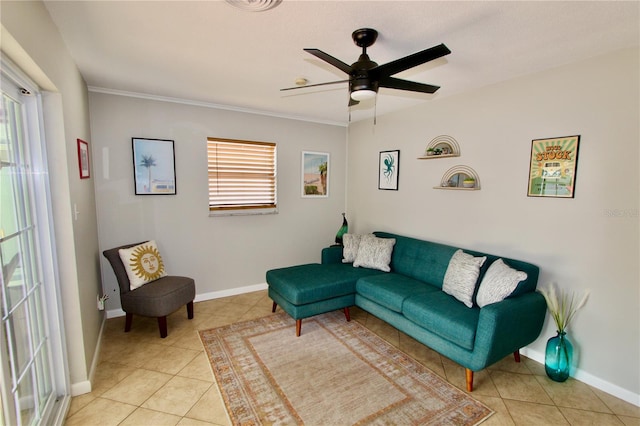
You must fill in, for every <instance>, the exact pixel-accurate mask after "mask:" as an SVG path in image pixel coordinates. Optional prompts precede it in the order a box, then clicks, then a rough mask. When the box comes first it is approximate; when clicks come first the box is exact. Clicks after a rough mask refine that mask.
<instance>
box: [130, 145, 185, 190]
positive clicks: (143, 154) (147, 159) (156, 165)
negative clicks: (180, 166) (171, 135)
mask: <svg viewBox="0 0 640 426" xmlns="http://www.w3.org/2000/svg"><path fill="white" fill-rule="evenodd" d="M131 147H132V149H133V180H134V190H135V194H136V195H175V194H176V193H177V186H176V161H175V147H174V141H173V140H170V139H148V138H131Z"/></svg>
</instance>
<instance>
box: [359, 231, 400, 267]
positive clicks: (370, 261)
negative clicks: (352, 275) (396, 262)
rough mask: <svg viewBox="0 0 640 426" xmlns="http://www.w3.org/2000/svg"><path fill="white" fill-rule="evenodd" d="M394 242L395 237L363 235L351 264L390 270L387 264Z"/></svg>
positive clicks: (389, 261)
mask: <svg viewBox="0 0 640 426" xmlns="http://www.w3.org/2000/svg"><path fill="white" fill-rule="evenodd" d="M395 244H396V239H395V238H378V237H376V236H375V235H373V234H366V235H363V236H362V239H361V240H360V247H358V254H357V255H356V259H355V260H354V261H353V266H354V267H356V268H357V267H359V266H362V267H364V268H372V269H379V270H381V271H384V272H389V271H391V268H390V267H389V264H390V263H391V253H393V246H394V245H395Z"/></svg>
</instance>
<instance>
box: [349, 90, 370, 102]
mask: <svg viewBox="0 0 640 426" xmlns="http://www.w3.org/2000/svg"><path fill="white" fill-rule="evenodd" d="M375 97H376V92H375V90H371V89H361V90H354V91H353V92H351V99H353V100H354V101H358V102H360V101H366V100H368V99H373V98H375Z"/></svg>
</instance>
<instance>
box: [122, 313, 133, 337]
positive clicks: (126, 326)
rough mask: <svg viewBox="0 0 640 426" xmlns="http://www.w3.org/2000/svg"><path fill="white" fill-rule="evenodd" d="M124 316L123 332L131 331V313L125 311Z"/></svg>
mask: <svg viewBox="0 0 640 426" xmlns="http://www.w3.org/2000/svg"><path fill="white" fill-rule="evenodd" d="M126 314H127V315H126V317H125V320H124V332H125V333H128V332H130V331H131V323H132V322H133V314H130V313H129V312H127V313H126Z"/></svg>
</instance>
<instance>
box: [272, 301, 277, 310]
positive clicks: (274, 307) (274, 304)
mask: <svg viewBox="0 0 640 426" xmlns="http://www.w3.org/2000/svg"><path fill="white" fill-rule="evenodd" d="M277 307H278V304H277V303H276V302H273V306H271V312H275V311H276V308H277Z"/></svg>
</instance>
